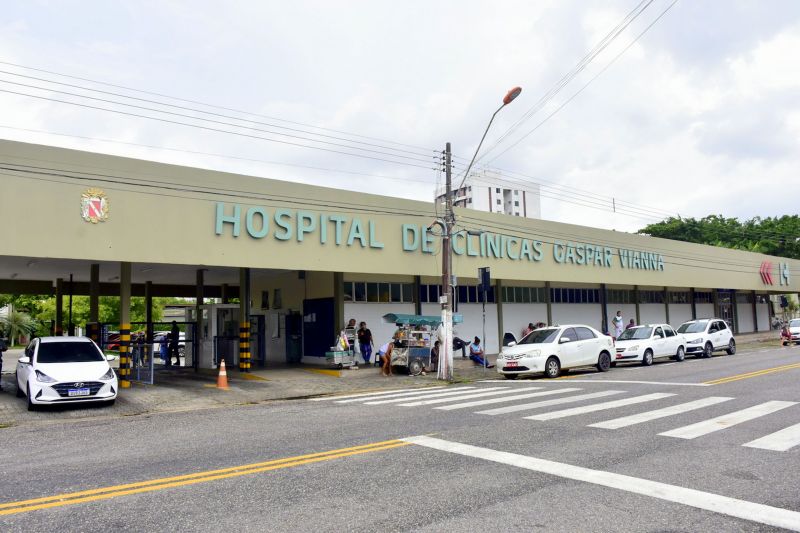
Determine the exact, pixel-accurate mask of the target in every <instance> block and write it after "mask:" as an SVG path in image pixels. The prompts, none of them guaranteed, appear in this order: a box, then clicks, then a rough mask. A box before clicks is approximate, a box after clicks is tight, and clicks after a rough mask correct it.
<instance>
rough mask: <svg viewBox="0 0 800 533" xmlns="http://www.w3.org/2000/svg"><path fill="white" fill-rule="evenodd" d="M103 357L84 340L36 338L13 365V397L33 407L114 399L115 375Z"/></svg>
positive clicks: (90, 343) (95, 346)
mask: <svg viewBox="0 0 800 533" xmlns="http://www.w3.org/2000/svg"><path fill="white" fill-rule="evenodd" d="M113 359H115V357H114V356H106V355H105V354H104V353H103V352H102V351H101V350H100V348H98V346H97V345H96V344H95V343H94V341H92V340H91V339H89V338H87V337H40V338H37V339H34V340H33V341H31V343H30V344H29V345H28V347H27V348H25V353H24V354H23V356H22V357H20V358H19V361H18V362H17V376H16V377H17V396H18V397H20V398H21V397H22V396H27V397H28V410H29V411H33V410H34V409H35V408H36V406H37V405H54V404H63V403H77V402H104V403H106V404H108V405H111V404H113V403H114V400H116V398H117V390H118V389H119V386H118V384H117V375H116V374H115V373H114V370H113V369H112V368H111V367H110V366H109V364H108V361H109V360H113Z"/></svg>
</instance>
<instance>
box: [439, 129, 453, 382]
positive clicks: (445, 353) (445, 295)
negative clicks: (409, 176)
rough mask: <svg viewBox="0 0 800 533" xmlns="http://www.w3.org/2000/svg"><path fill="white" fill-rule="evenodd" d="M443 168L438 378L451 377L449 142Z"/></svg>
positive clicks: (451, 294)
mask: <svg viewBox="0 0 800 533" xmlns="http://www.w3.org/2000/svg"><path fill="white" fill-rule="evenodd" d="M444 169H445V172H444V174H445V204H444V205H445V207H444V221H443V224H441V226H442V292H441V294H440V295H439V303H441V305H442V328H443V330H444V342H443V346H440V347H439V368H438V375H437V377H438V379H444V380H448V381H450V380H452V379H453V283H452V279H453V278H452V265H453V248H452V247H451V245H450V238H451V236H452V234H453V225H454V224H455V216H454V215H453V194H452V193H453V191H452V188H453V184H452V180H453V169H452V164H451V151H450V143H447V145H446V146H445V151H444Z"/></svg>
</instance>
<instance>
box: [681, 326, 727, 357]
mask: <svg viewBox="0 0 800 533" xmlns="http://www.w3.org/2000/svg"><path fill="white" fill-rule="evenodd" d="M678 333H681V334H683V335H684V336H685V337H686V354H687V355H689V354H691V355H694V356H695V357H711V355H712V354H713V353H714V352H715V351H718V350H725V351H726V352H728V355H733V354H735V353H736V339H734V338H733V331H731V328H729V327H728V324H726V323H725V321H724V320H722V319H721V318H701V319H698V320H690V321H689V322H684V323H683V324H681V325H680V327H679V328H678Z"/></svg>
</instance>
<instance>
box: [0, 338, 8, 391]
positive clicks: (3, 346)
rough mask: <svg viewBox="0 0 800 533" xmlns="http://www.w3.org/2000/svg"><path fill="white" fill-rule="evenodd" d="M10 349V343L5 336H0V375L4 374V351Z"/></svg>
mask: <svg viewBox="0 0 800 533" xmlns="http://www.w3.org/2000/svg"><path fill="white" fill-rule="evenodd" d="M6 350H8V343H7V342H6V340H5V339H4V338H3V337H0V375H2V374H3V352H5V351H6ZM0 390H3V387H2V386H0Z"/></svg>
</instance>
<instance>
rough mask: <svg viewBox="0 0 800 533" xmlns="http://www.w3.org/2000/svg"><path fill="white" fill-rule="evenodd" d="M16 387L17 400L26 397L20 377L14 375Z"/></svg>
mask: <svg viewBox="0 0 800 533" xmlns="http://www.w3.org/2000/svg"><path fill="white" fill-rule="evenodd" d="M14 385H16V386H17V398H22V397H23V396H25V393H24V392H22V387H20V386H19V377H18V376H17V375H16V374H14Z"/></svg>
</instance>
